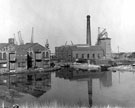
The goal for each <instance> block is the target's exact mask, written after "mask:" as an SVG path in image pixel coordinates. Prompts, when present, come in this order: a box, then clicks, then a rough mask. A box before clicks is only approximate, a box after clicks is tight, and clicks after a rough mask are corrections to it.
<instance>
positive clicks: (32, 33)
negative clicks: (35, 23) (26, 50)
mask: <svg viewBox="0 0 135 108" xmlns="http://www.w3.org/2000/svg"><path fill="white" fill-rule="evenodd" d="M33 35H34V28H33V27H32V32H31V43H33Z"/></svg>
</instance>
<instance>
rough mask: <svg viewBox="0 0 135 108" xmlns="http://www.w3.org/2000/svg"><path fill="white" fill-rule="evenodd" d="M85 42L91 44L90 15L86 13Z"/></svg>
mask: <svg viewBox="0 0 135 108" xmlns="http://www.w3.org/2000/svg"><path fill="white" fill-rule="evenodd" d="M86 44H87V45H91V28H90V15H87V38H86Z"/></svg>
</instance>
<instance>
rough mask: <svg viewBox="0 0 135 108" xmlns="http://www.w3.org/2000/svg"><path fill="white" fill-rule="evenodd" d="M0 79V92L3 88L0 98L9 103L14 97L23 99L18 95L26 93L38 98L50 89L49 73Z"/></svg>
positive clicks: (17, 75) (2, 77)
mask: <svg viewBox="0 0 135 108" xmlns="http://www.w3.org/2000/svg"><path fill="white" fill-rule="evenodd" d="M0 77H1V81H0V91H2V89H3V88H5V90H4V91H3V92H0V98H1V99H2V100H4V101H7V102H10V103H11V101H13V100H14V99H15V97H19V98H20V97H23V95H19V93H28V94H30V95H32V96H34V97H36V98H39V97H40V96H42V95H43V94H44V93H46V92H47V91H48V90H50V89H51V73H30V74H29V73H27V74H26V73H25V74H16V75H10V76H9V75H8V76H0ZM1 88H2V89H1ZM4 95H5V96H4ZM6 96H7V97H6ZM3 97H4V98H3ZM9 97H11V98H9Z"/></svg>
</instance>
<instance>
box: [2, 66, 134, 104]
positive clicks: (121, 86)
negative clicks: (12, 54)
mask: <svg viewBox="0 0 135 108" xmlns="http://www.w3.org/2000/svg"><path fill="white" fill-rule="evenodd" d="M134 95H135V74H134V72H109V71H108V72H99V73H95V72H92V73H90V72H87V71H76V70H73V69H70V68H65V69H62V70H60V71H57V72H52V73H49V72H48V73H31V74H16V75H5V76H0V104H2V102H4V103H5V104H6V105H7V106H12V105H13V104H15V103H18V104H27V103H37V104H44V103H51V102H57V103H59V104H64V105H80V106H95V105H96V106H106V105H111V106H116V105H117V106H122V107H133V106H135V96H134Z"/></svg>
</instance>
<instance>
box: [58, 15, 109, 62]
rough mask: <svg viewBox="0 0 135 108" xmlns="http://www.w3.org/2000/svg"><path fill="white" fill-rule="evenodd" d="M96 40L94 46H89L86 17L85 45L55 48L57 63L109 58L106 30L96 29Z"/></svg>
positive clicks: (88, 26)
mask: <svg viewBox="0 0 135 108" xmlns="http://www.w3.org/2000/svg"><path fill="white" fill-rule="evenodd" d="M98 31H99V32H98V39H97V43H96V45H91V27H90V16H89V15H87V36H86V44H75V45H63V46H58V47H55V54H56V57H57V59H58V60H59V61H61V60H62V61H65V62H72V61H75V60H76V59H91V60H93V59H94V60H96V59H102V58H107V59H109V58H111V38H109V37H108V33H107V32H106V29H104V30H103V31H102V32H100V28H98Z"/></svg>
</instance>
